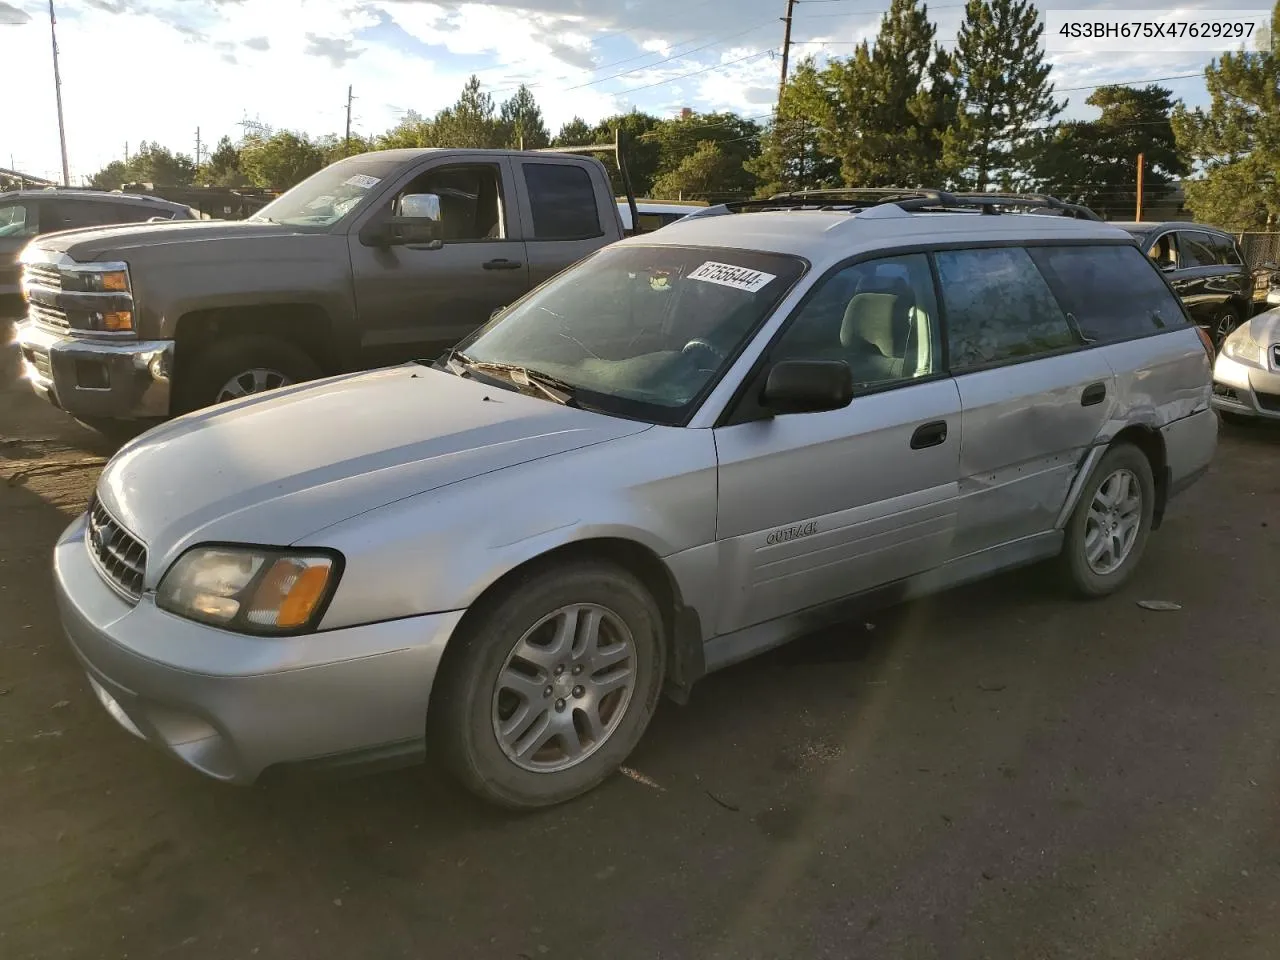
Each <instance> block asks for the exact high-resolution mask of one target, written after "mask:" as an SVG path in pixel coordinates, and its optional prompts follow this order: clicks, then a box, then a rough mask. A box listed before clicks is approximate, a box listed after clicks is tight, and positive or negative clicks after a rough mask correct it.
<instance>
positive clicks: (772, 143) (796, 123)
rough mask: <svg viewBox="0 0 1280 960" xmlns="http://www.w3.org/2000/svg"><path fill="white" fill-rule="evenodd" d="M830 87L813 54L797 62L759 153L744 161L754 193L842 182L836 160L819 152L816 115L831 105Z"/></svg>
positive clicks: (760, 193) (801, 188) (763, 136)
mask: <svg viewBox="0 0 1280 960" xmlns="http://www.w3.org/2000/svg"><path fill="white" fill-rule="evenodd" d="M830 106H831V104H830V93H829V91H828V90H827V88H826V86H825V85H824V83H823V75H822V74H821V73H820V72H819V71H818V68H817V66H816V65H815V63H814V61H813V58H812V57H806V58H805V59H804V60H802V61H800V63H799V64H797V65H796V69H795V70H794V72H792V74H791V76H790V77H788V78H787V83H786V86H785V87H784V88H783V90H782V96H781V97H780V99H779V101H778V106H777V109H776V110H775V111H774V114H773V120H772V122H771V123H770V124H769V128H768V130H766V131H765V133H764V134H763V135H762V136H761V138H760V155H759V156H758V157H755V158H754V159H752V160H748V161H747V169H748V170H749V171H750V172H751V173H753V174H755V176H756V178H757V180H758V181H759V185H758V186H757V187H756V195H757V196H761V197H769V196H773V195H774V194H775V193H780V192H783V191H788V190H804V189H813V188H816V187H833V186H837V185H838V184H839V183H840V161H839V160H838V159H836V158H834V157H831V156H828V155H827V154H825V153H823V152H822V149H821V147H820V145H819V142H818V138H819V133H818V130H819V127H820V125H821V121H820V119H819V118H820V117H822V116H823V115H824V114H825V113H827V112H828V111H829V109H830Z"/></svg>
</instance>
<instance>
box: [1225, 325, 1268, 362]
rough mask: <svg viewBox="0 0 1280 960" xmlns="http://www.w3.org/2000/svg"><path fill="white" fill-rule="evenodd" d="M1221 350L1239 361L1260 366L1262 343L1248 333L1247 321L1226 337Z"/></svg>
mask: <svg viewBox="0 0 1280 960" xmlns="http://www.w3.org/2000/svg"><path fill="white" fill-rule="evenodd" d="M1222 352H1223V353H1224V354H1226V355H1227V356H1228V357H1230V358H1231V359H1232V360H1238V361H1239V362H1240V363H1247V364H1249V365H1250V366H1254V367H1260V366H1262V344H1260V343H1259V342H1258V341H1257V340H1255V339H1253V337H1252V336H1251V335H1250V333H1249V324H1247V323H1246V324H1244V325H1243V326H1241V327H1240V328H1239V329H1238V330H1236V331H1235V332H1234V333H1232V334H1231V335H1230V336H1228V337H1227V339H1226V340H1225V341H1224V342H1223V344H1222Z"/></svg>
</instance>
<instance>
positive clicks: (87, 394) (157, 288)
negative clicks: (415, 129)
mask: <svg viewBox="0 0 1280 960" xmlns="http://www.w3.org/2000/svg"><path fill="white" fill-rule="evenodd" d="M622 234H623V229H622V222H621V220H620V218H619V215H618V208H617V206H616V202H615V200H614V197H613V193H612V190H611V188H610V182H609V176H608V172H607V171H606V169H605V167H604V164H602V163H601V162H600V161H599V160H598V159H595V158H593V157H589V156H585V155H582V156H579V155H569V154H562V153H537V152H518V151H501V150H458V149H439V150H387V151H381V152H375V153H366V154H361V155H360V156H356V157H351V158H348V159H345V160H341V161H339V162H337V163H335V164H333V165H331V166H329V167H326V168H325V169H324V170H321V171H320V172H319V173H317V174H315V175H314V176H312V177H310V178H308V179H307V180H305V181H303V182H302V183H300V184H299V185H298V186H296V187H294V188H293V189H292V190H289V191H288V192H287V193H285V194H283V195H282V196H280V197H279V199H277V200H275V201H274V202H272V203H271V204H269V205H268V206H266V207H264V208H263V209H262V210H261V211H260V212H259V213H257V214H256V215H254V216H253V217H251V218H250V219H248V220H244V221H239V222H224V221H212V222H210V221H195V222H188V223H166V224H146V225H135V226H114V227H112V226H108V227H101V228H95V229H87V230H73V231H67V232H62V233H58V234H54V235H51V236H48V237H42V238H39V239H37V240H35V241H33V242H32V243H31V244H30V245H29V246H28V247H27V248H26V250H25V251H24V253H23V256H22V261H23V276H22V284H23V293H24V295H25V296H26V298H27V318H26V320H25V321H24V322H23V323H21V324H20V325H19V327H18V331H17V342H18V345H19V349H20V350H21V352H22V357H23V360H24V361H25V363H24V368H25V372H26V376H27V379H28V380H29V382H30V383H31V385H32V387H33V388H34V389H35V390H36V391H37V392H38V393H39V394H41V395H43V396H44V397H46V398H47V399H48V400H49V401H50V402H51V403H54V404H55V405H57V406H59V407H61V408H62V409H64V410H66V411H67V412H68V413H70V414H71V415H72V416H74V417H76V418H77V419H79V420H81V421H82V422H84V423H87V424H89V425H90V426H93V427H96V428H97V429H100V430H103V431H104V432H108V433H111V432H118V431H120V429H121V428H122V427H123V428H126V429H127V428H128V423H127V422H128V421H149V420H161V419H164V418H167V417H169V416H174V415H177V414H180V413H185V412H187V411H190V410H195V409H198V408H200V407H204V406H208V405H210V404H214V403H218V402H221V401H224V400H229V399H233V398H235V397H239V396H243V395H245V394H249V393H256V392H260V391H262V390H268V389H272V388H275V387H279V386H283V385H285V384H288V383H293V382H298V381H302V380H309V379H314V378H316V377H320V376H326V375H329V374H333V373H340V372H345V371H348V370H359V369H365V368H369V367H375V366H382V365H386V364H391V363H397V362H400V361H403V360H409V359H419V358H434V357H435V356H437V355H438V354H439V353H440V352H441V351H443V350H444V349H446V348H448V347H449V346H452V345H453V344H454V343H456V342H457V341H458V340H460V339H461V338H462V337H464V336H465V335H466V334H468V333H470V332H471V331H472V330H474V329H475V328H476V327H478V326H480V325H481V324H483V323H484V322H486V321H487V320H488V319H489V318H490V316H491V315H492V314H493V313H494V312H495V310H497V309H498V308H500V307H502V306H505V305H506V304H509V303H511V302H512V301H514V300H516V299H517V298H519V297H520V296H522V295H523V294H524V293H525V292H526V291H528V290H529V289H530V288H532V287H533V286H536V285H538V284H539V283H541V282H542V281H543V280H546V279H547V278H548V277H550V276H552V275H553V274H555V273H558V272H559V271H560V270H562V269H563V268H564V267H567V266H568V265H569V264H571V263H573V262H575V261H577V260H579V259H581V258H582V257H584V256H586V255H587V254H589V253H591V252H592V251H593V250H596V249H597V248H599V247H602V246H604V245H606V244H609V243H612V242H614V241H615V240H618V239H621V237H622Z"/></svg>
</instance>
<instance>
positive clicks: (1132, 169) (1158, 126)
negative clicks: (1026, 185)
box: [1036, 85, 1188, 216]
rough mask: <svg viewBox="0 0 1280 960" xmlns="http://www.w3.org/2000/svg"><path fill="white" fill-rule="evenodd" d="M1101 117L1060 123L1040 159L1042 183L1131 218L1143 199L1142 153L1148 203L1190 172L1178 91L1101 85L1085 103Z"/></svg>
mask: <svg viewBox="0 0 1280 960" xmlns="http://www.w3.org/2000/svg"><path fill="white" fill-rule="evenodd" d="M1085 102H1086V103H1088V104H1089V105H1090V106H1091V107H1097V108H1098V109H1100V110H1101V111H1102V115H1101V116H1100V117H1099V118H1098V119H1097V120H1079V121H1072V122H1070V123H1063V124H1060V125H1059V126H1058V128H1057V129H1056V130H1055V131H1054V133H1053V135H1052V136H1051V137H1050V138H1049V140H1048V143H1047V145H1046V149H1045V151H1044V153H1043V154H1042V155H1041V157H1039V158H1038V160H1037V162H1036V179H1037V181H1038V183H1039V185H1040V187H1041V188H1042V189H1043V190H1044V191H1045V192H1047V193H1052V194H1053V195H1054V196H1056V197H1060V198H1061V199H1063V200H1071V201H1073V202H1075V203H1083V204H1084V205H1085V206H1087V207H1091V208H1092V209H1093V210H1094V211H1096V212H1097V213H1099V214H1104V215H1107V216H1117V215H1118V216H1130V215H1131V214H1132V212H1133V209H1134V205H1135V203H1136V201H1137V177H1138V154H1142V155H1143V159H1144V166H1145V172H1144V186H1143V193H1144V196H1145V199H1146V200H1147V201H1151V200H1154V199H1158V198H1159V197H1160V196H1161V195H1162V194H1164V193H1166V192H1167V191H1168V185H1169V184H1170V183H1171V182H1172V181H1173V179H1174V178H1175V177H1178V176H1181V175H1183V174H1185V173H1186V172H1187V170H1188V166H1187V163H1186V159H1185V158H1184V156H1183V155H1182V153H1181V152H1180V151H1179V150H1178V147H1177V144H1176V143H1175V141H1174V135H1173V127H1172V125H1171V123H1170V120H1169V115H1170V112H1171V111H1172V109H1173V101H1172V93H1171V92H1170V91H1169V90H1167V89H1166V88H1164V87H1160V86H1155V85H1151V86H1147V87H1142V88H1139V87H1125V86H1106V87H1099V88H1098V89H1097V90H1095V91H1094V92H1093V93H1092V94H1091V95H1090V96H1089V99H1088V100H1086V101H1085Z"/></svg>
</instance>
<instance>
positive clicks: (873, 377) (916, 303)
mask: <svg viewBox="0 0 1280 960" xmlns="http://www.w3.org/2000/svg"><path fill="white" fill-rule="evenodd" d="M940 340H941V331H940V328H939V324H938V308H937V304H936V303H935V301H934V295H933V276H932V274H931V273H930V271H929V260H928V258H927V257H926V256H925V255H924V254H918V253H917V254H909V255H906V256H901V257H889V258H886V259H883V260H871V261H868V262H866V263H859V264H855V265H853V266H850V267H845V268H844V269H843V270H840V271H838V272H836V273H834V274H832V275H831V276H829V277H827V278H826V279H825V280H823V281H821V282H820V283H819V284H818V285H817V287H816V288H815V290H814V291H813V292H812V293H811V294H810V296H809V298H808V299H807V300H806V301H805V303H804V305H803V306H802V307H801V308H800V310H799V312H798V313H797V314H796V316H795V317H794V319H793V320H792V321H791V323H790V325H789V326H788V327H787V328H786V330H785V331H784V332H783V334H782V336H781V337H780V338H779V339H778V342H777V343H776V344H775V345H774V346H773V348H772V349H771V350H770V351H769V360H770V362H777V361H779V360H842V361H844V362H845V363H847V364H848V365H849V369H850V370H851V371H852V373H853V381H854V384H855V387H856V388H858V389H861V390H867V389H874V388H876V387H883V386H886V385H889V384H893V383H896V382H900V381H905V380H911V379H914V378H916V377H925V376H929V375H930V374H932V373H936V372H937V371H938V369H939V357H940V354H941V349H940V347H941V343H940Z"/></svg>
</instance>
